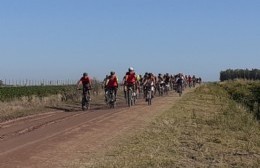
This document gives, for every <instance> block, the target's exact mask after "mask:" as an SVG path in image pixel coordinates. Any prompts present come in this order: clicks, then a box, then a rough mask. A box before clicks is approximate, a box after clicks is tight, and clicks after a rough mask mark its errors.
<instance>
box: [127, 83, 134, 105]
mask: <svg viewBox="0 0 260 168" xmlns="http://www.w3.org/2000/svg"><path fill="white" fill-rule="evenodd" d="M126 98H127V105H128V107H131V106H133V105H135V103H136V93H135V91H134V86H132V85H130V86H127V96H126Z"/></svg>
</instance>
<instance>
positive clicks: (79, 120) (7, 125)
mask: <svg viewBox="0 0 260 168" xmlns="http://www.w3.org/2000/svg"><path fill="white" fill-rule="evenodd" d="M177 99H179V97H178V95H177V94H176V93H171V94H170V95H168V96H165V97H157V98H155V99H153V104H152V106H148V105H147V103H146V102H145V101H144V100H139V101H138V102H137V105H136V106H133V107H131V108H128V107H126V105H125V104H124V103H123V102H121V103H119V104H118V106H117V107H116V108H115V109H109V108H108V107H107V106H105V105H103V106H96V107H93V108H92V109H91V110H89V111H87V112H80V111H70V112H64V111H52V112H48V113H43V114H39V115H34V116H29V117H25V118H20V119H16V120H12V121H8V122H4V123H0V167H12V168H14V167H26V168H28V167H33V168H36V167H41V168H42V167H66V165H70V164H71V162H75V161H78V162H80V159H81V158H86V157H87V156H88V155H91V154H93V153H95V152H97V151H100V150H104V149H105V148H108V146H109V143H110V142H112V141H115V140H116V139H117V138H119V137H120V136H122V135H124V134H125V133H128V132H131V131H136V130H137V131H138V129H141V128H142V127H144V126H145V124H146V123H147V121H150V120H151V119H152V118H153V117H154V116H156V115H158V114H160V113H161V112H163V111H164V110H167V109H169V108H170V107H171V106H172V105H173V104H174V103H175V101H176V100H177Z"/></svg>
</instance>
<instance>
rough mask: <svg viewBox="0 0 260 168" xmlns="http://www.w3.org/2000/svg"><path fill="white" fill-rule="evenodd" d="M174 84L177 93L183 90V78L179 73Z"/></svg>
mask: <svg viewBox="0 0 260 168" xmlns="http://www.w3.org/2000/svg"><path fill="white" fill-rule="evenodd" d="M176 83H177V92H180V91H181V90H183V84H184V77H183V75H182V74H181V73H179V75H178V76H177V79H176Z"/></svg>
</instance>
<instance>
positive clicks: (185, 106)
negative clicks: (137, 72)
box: [75, 85, 260, 168]
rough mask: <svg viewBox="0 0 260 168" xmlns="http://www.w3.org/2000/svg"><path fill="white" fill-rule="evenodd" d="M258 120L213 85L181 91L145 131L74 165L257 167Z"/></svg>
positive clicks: (259, 155) (259, 154)
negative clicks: (191, 91)
mask: <svg viewBox="0 0 260 168" xmlns="http://www.w3.org/2000/svg"><path fill="white" fill-rule="evenodd" d="M259 139H260V127H259V123H258V122H257V121H256V120H255V119H254V118H253V117H252V115H251V114H250V113H248V112H246V111H245V110H244V109H243V108H240V107H239V106H238V105H237V104H236V103H235V102H233V101H231V100H230V99H229V98H228V95H227V93H226V92H225V91H223V90H222V89H221V88H220V87H217V86H216V85H204V86H202V87H200V88H198V89H197V90H196V91H195V92H193V93H189V94H187V95H185V96H184V97H183V98H182V99H181V100H180V101H179V102H178V103H177V104H176V105H175V106H174V107H172V109H170V110H168V111H166V112H165V113H164V114H163V115H162V116H160V117H159V118H157V119H156V120H155V121H154V122H152V123H151V125H150V126H149V127H148V128H146V130H145V131H144V132H142V133H140V134H136V135H134V136H131V137H125V140H123V141H120V142H119V144H116V145H115V146H114V149H113V150H109V151H108V152H106V153H105V154H102V155H98V154H97V156H96V158H94V159H92V160H89V161H87V162H86V161H84V162H81V163H80V164H77V165H75V167H120V168H121V167H145V168H146V167H259V165H260V141H259Z"/></svg>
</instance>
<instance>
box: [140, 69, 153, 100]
mask: <svg viewBox="0 0 260 168" xmlns="http://www.w3.org/2000/svg"><path fill="white" fill-rule="evenodd" d="M143 85H144V88H145V89H144V90H145V92H144V93H145V96H144V97H145V98H146V94H147V89H148V87H150V89H151V91H152V98H153V97H154V85H155V77H154V75H153V74H152V73H149V74H148V75H147V77H146V78H145V80H144V84H143ZM146 101H147V100H146Z"/></svg>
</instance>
